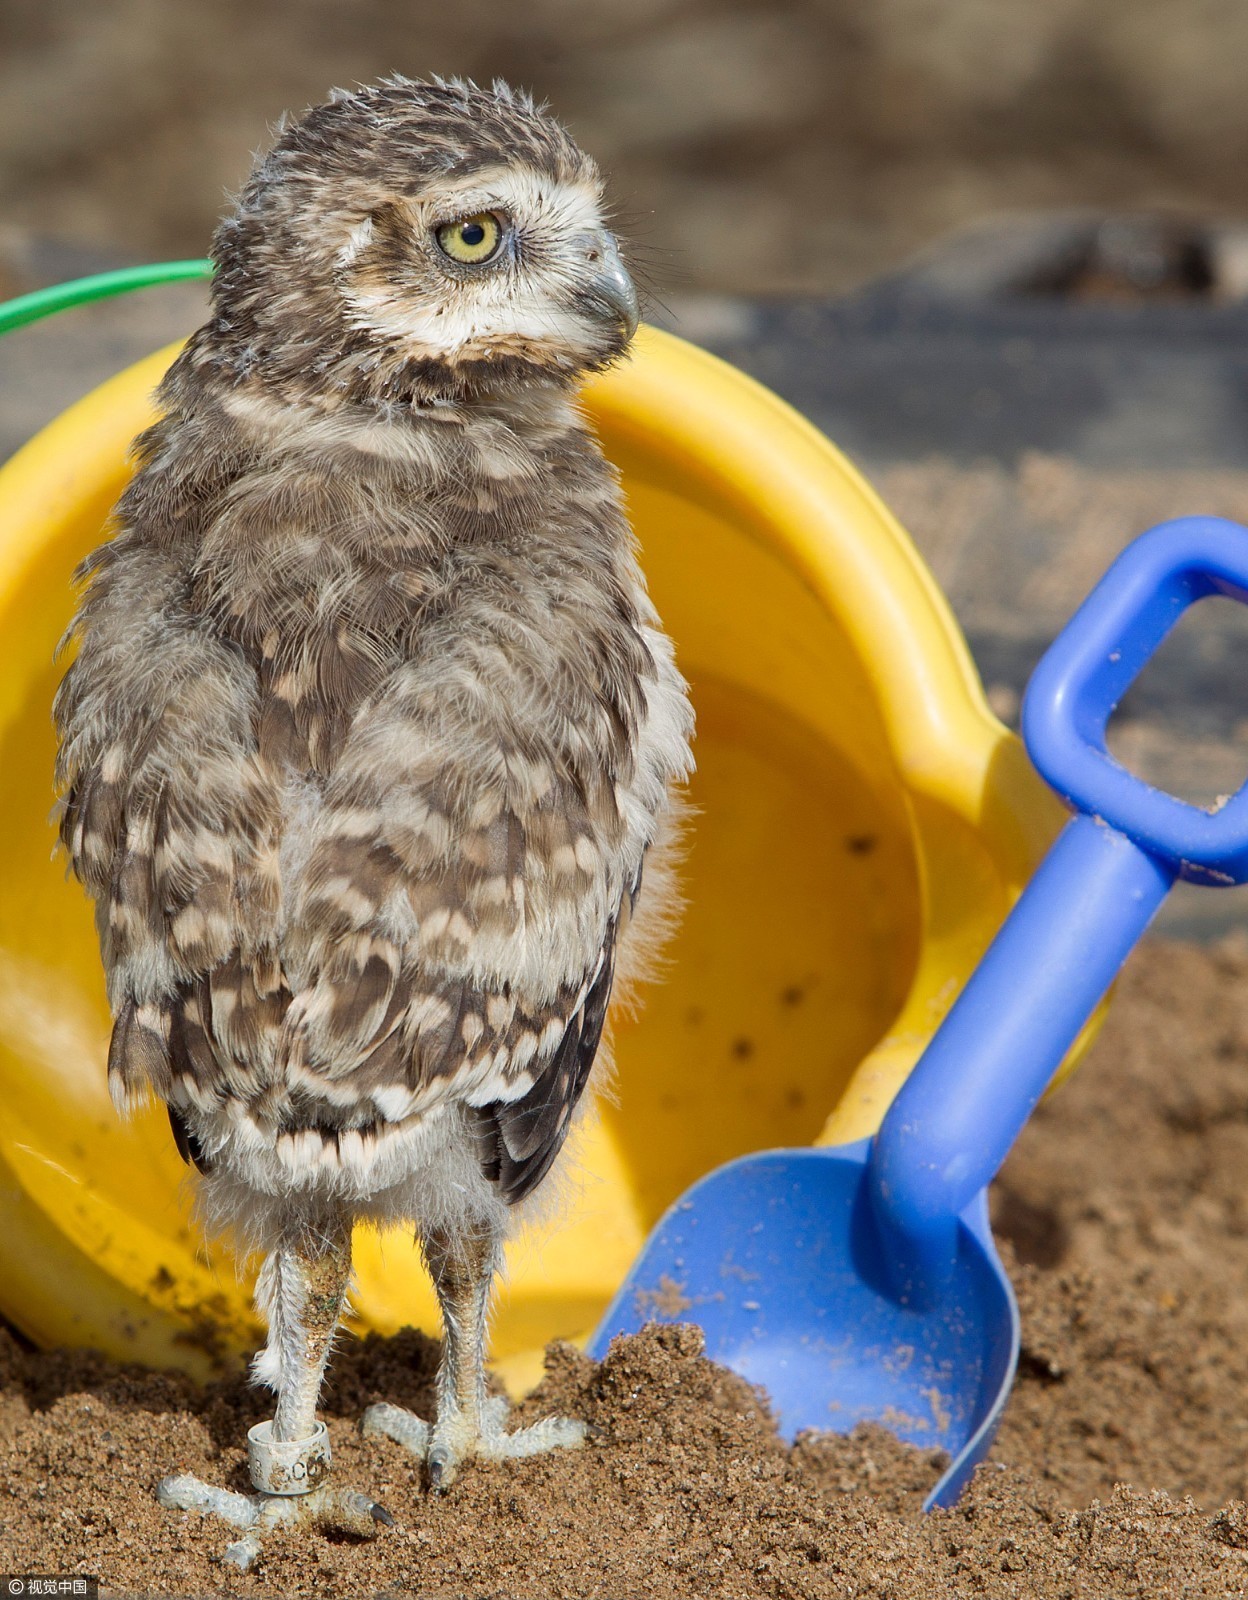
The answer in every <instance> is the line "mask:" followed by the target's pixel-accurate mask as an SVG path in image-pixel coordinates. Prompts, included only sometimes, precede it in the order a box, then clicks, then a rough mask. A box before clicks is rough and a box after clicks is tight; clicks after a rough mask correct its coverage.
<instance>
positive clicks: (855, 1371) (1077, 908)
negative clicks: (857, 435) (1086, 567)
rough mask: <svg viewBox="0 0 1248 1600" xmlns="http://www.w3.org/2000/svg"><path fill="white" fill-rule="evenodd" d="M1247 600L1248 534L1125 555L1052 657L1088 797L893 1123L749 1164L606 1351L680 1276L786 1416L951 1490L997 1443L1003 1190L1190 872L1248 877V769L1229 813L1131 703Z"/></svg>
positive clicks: (1002, 1367) (1006, 1381) (1046, 723)
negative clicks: (998, 1240)
mask: <svg viewBox="0 0 1248 1600" xmlns="http://www.w3.org/2000/svg"><path fill="white" fill-rule="evenodd" d="M1211 594H1223V595H1229V596H1230V597H1231V598H1233V599H1235V600H1239V601H1241V602H1244V603H1248V529H1245V528H1242V527H1240V526H1239V525H1238V524H1236V523H1232V522H1225V521H1222V520H1220V519H1217V518H1213V517H1189V518H1184V519H1182V520H1180V521H1177V522H1168V523H1163V524H1162V525H1161V526H1160V527H1156V528H1153V529H1152V530H1150V532H1148V533H1146V534H1144V535H1143V536H1142V537H1141V538H1139V539H1137V540H1136V542H1135V543H1134V544H1133V545H1131V546H1130V547H1129V548H1128V549H1127V550H1126V551H1125V552H1124V554H1123V555H1122V556H1120V557H1119V559H1118V560H1117V561H1116V562H1115V563H1114V565H1113V566H1112V567H1111V568H1110V570H1109V572H1108V573H1106V575H1105V577H1104V578H1103V579H1102V580H1101V582H1100V583H1099V584H1098V585H1097V587H1096V589H1094V590H1093V592H1092V594H1091V595H1090V596H1089V597H1088V599H1087V600H1086V601H1085V602H1084V604H1083V605H1082V606H1081V607H1080V609H1079V610H1078V612H1077V613H1076V614H1075V616H1074V617H1073V618H1072V620H1071V621H1070V623H1069V624H1068V625H1067V627H1066V629H1065V630H1064V632H1063V633H1062V634H1061V636H1060V637H1059V638H1058V639H1057V641H1056V642H1055V643H1054V644H1053V645H1052V647H1051V648H1050V649H1049V651H1048V653H1047V654H1046V655H1045V657H1044V659H1043V660H1042V661H1041V663H1040V665H1039V666H1038V667H1037V668H1036V671H1035V674H1034V675H1033V677H1032V680H1031V684H1030V686H1029V688H1028V691H1027V697H1026V701H1025V704H1024V707H1023V735H1024V738H1025V741H1026V744H1027V749H1028V751H1029V753H1030V755H1031V759H1032V761H1033V762H1034V763H1035V765H1036V767H1037V768H1038V769H1039V771H1040V772H1041V774H1042V775H1043V776H1044V777H1045V778H1046V779H1047V780H1048V782H1049V783H1050V784H1051V785H1052V786H1053V787H1054V788H1055V789H1056V790H1057V792H1058V793H1059V794H1060V795H1062V796H1063V798H1064V799H1065V800H1066V801H1067V802H1068V803H1069V804H1070V805H1071V806H1072V808H1073V809H1074V811H1075V813H1076V815H1075V816H1074V817H1073V818H1072V820H1071V821H1070V822H1068V823H1067V824H1066V827H1065V828H1064V829H1063V830H1062V832H1061V834H1060V835H1059V836H1058V839H1057V841H1056V842H1055V843H1054V845H1053V847H1052V849H1051V850H1050V851H1049V854H1048V855H1047V857H1046V858H1045V860H1044V861H1043V862H1042V863H1041V865H1040V867H1039V869H1038V871H1037V872H1036V875H1035V877H1034V878H1033V879H1032V881H1031V883H1030V884H1029V885H1028V887H1027V889H1026V891H1025V892H1024V893H1023V895H1022V896H1021V897H1020V899H1019V901H1018V903H1017V904H1016V905H1015V907H1014V909H1013V911H1012V912H1011V913H1010V915H1009V917H1008V918H1007V920H1006V922H1005V924H1004V925H1003V927H1002V928H1001V931H1000V932H999V933H998V934H997V937H996V938H995V940H994V941H993V943H992V945H991V946H990V947H989V949H988V951H987V952H986V954H985V955H984V958H983V960H982V961H981V962H980V964H979V966H978V968H977V969H976V970H975V972H974V973H973V974H972V976H971V978H970V980H969V982H968V983H967V985H966V988H965V989H964V990H963V992H962V994H961V996H960V997H959V998H958V1000H957V1002H956V1003H955V1005H954V1006H953V1008H952V1009H951V1010H950V1012H949V1014H948V1016H947V1017H946V1019H945V1021H944V1023H943V1024H942V1026H941V1028H940V1030H939V1031H938V1032H937V1034H936V1035H935V1037H934V1038H933V1039H932V1041H931V1043H930V1045H929V1046H928V1048H927V1050H926V1051H925V1053H924V1055H923V1057H922V1059H921V1060H920V1061H919V1062H918V1064H917V1066H916V1067H915V1068H914V1070H913V1072H912V1073H911V1074H910V1076H909V1078H908V1079H907V1080H906V1082H905V1084H904V1085H903V1086H902V1088H901V1091H900V1092H899V1094H898V1095H897V1098H896V1099H895V1100H894V1102H893V1104H892V1106H891V1107H890V1109H889V1111H888V1114H887V1116H886V1117H885V1118H884V1122H883V1125H882V1126H881V1128H880V1131H879V1133H878V1134H877V1135H876V1137H875V1138H874V1139H865V1140H862V1141H860V1142H858V1143H855V1144H849V1145H843V1146H840V1147H839V1148H836V1149H818V1148H816V1149H801V1150H771V1151H764V1152H760V1153H758V1154H755V1155H749V1156H743V1157H741V1158H740V1159H739V1160H737V1161H733V1162H731V1163H729V1164H728V1165H727V1166H725V1167H721V1168H719V1169H718V1170H717V1171H715V1172H712V1173H710V1174H709V1175H708V1176H707V1177H705V1178H703V1179H701V1181H700V1182H698V1183H696V1184H695V1185H694V1186H693V1188H692V1189H690V1190H689V1191H688V1193H687V1194H685V1195H684V1196H683V1198H682V1199H680V1200H678V1201H677V1202H676V1203H675V1205H673V1206H672V1207H671V1209H670V1210H669V1211H668V1212H667V1214H666V1215H665V1216H664V1217H663V1219H662V1220H661V1221H660V1222H659V1224H658V1226H657V1227H656V1228H655V1230H654V1232H653V1233H652V1234H651V1236H650V1238H649V1240H648V1241H647V1244H646V1247H645V1249H644V1250H643V1251H642V1254H641V1256H640V1258H639V1259H638V1261H637V1263H636V1265H635V1266H634V1267H633V1269H632V1271H631V1272H630V1274H629V1276H628V1278H627V1279H626V1280H625V1282H624V1284H623V1286H622V1288H621V1289H620V1291H619V1293H618V1294H617V1296H616V1298H615V1300H614V1302H613V1303H612V1305H611V1307H610V1309H609V1310H608V1311H607V1314H606V1316H605V1317H604V1318H603V1320H602V1323H601V1325H600V1326H599V1328H598V1331H597V1333H596V1334H595V1335H594V1338H593V1340H592V1342H591V1344H590V1352H591V1354H593V1355H596V1356H602V1355H603V1354H605V1352H606V1348H607V1345H608V1344H609V1342H610V1340H611V1339H612V1337H613V1336H614V1335H616V1334H617V1333H631V1332H636V1331H637V1330H638V1329H639V1328H640V1327H642V1326H643V1324H645V1323H647V1322H650V1321H653V1320H654V1319H655V1316H656V1314H657V1313H656V1311H655V1309H654V1308H655V1307H656V1306H661V1305H662V1304H663V1303H664V1301H665V1300H666V1301H668V1302H670V1301H671V1300H672V1298H673V1294H675V1296H676V1298H678V1300H679V1301H681V1302H683V1303H684V1304H685V1305H686V1306H687V1307H688V1308H689V1309H688V1310H687V1311H681V1312H680V1313H678V1314H677V1315H676V1316H675V1317H674V1318H672V1319H671V1320H689V1321H696V1322H698V1323H700V1324H701V1326H702V1328H703V1329H704V1330H705V1333H706V1346H707V1354H708V1355H709V1356H711V1357H712V1358H713V1359H714V1360H716V1361H719V1362H722V1363H724V1364H725V1365H727V1366H729V1367H732V1368H734V1369H735V1370H736V1371H737V1372H740V1373H741V1374H743V1376H745V1377H746V1378H748V1379H749V1380H750V1381H751V1382H753V1383H758V1384H761V1385H762V1386H763V1388H764V1389H765V1390H766V1391H767V1393H768V1394H769V1396H770V1397H771V1401H772V1404H773V1407H774V1409H775V1411H776V1414H777V1416H778V1419H779V1422H780V1427H781V1430H782V1432H783V1433H784V1434H785V1436H786V1437H788V1438H792V1437H793V1436H794V1435H795V1434H796V1433H798V1432H799V1431H801V1430H802V1429H804V1428H819V1429H830V1430H832V1431H835V1432H838V1433H844V1432H848V1431H849V1430H850V1429H851V1428H852V1427H853V1426H854V1425H855V1424H856V1423H858V1422H862V1421H866V1420H873V1421H876V1422H880V1423H883V1424H884V1425H885V1426H887V1427H889V1428H891V1429H892V1430H893V1431H894V1432H895V1433H897V1434H898V1435H900V1437H901V1438H903V1439H906V1440H909V1441H910V1442H911V1443H913V1444H917V1445H923V1446H927V1447H929V1448H939V1449H943V1450H946V1451H947V1452H948V1453H949V1455H950V1457H951V1458H952V1459H951V1464H950V1466H949V1469H948V1470H947V1471H946V1473H945V1474H944V1476H943V1477H942V1478H941V1480H940V1482H939V1483H938V1484H937V1485H936V1487H935V1489H934V1490H933V1491H932V1493H931V1494H930V1495H929V1496H928V1499H927V1502H926V1504H927V1508H928V1509H929V1510H930V1509H931V1508H932V1507H933V1506H948V1505H952V1504H953V1502H954V1501H955V1500H956V1499H957V1497H958V1494H959V1492H960V1491H961V1489H962V1487H963V1486H964V1484H965V1483H966V1482H967V1480H968V1479H969V1477H970V1475H971V1473H972V1472H973V1470H974V1468H975V1466H976V1464H977V1463H978V1462H979V1461H980V1460H982V1458H983V1456H984V1455H985V1453H986V1452H987V1450H988V1447H989V1445H990V1444H991V1442H992V1437H993V1434H994V1433H995V1431H996V1427H997V1423H998V1421H999V1419H1000V1416H1001V1412H1002V1410H1003V1409H1004V1406H1005V1402H1006V1399H1007V1398H1008V1396H1009V1392H1010V1385H1011V1383H1012V1382H1013V1378H1014V1371H1015V1367H1016V1365H1017V1361H1018V1348H1019V1323H1018V1309H1017V1306H1016V1305H1015V1302H1014V1295H1013V1292H1012V1290H1011V1288H1010V1283H1009V1280H1008V1279H1007V1277H1006V1275H1005V1272H1004V1270H1003V1269H1002V1266H1001V1262H1000V1259H999V1258H998V1256H997V1252H996V1247H995V1245H994V1243H993V1238H992V1232H991V1229H990V1227H989V1223H988V1203H987V1185H988V1184H989V1182H990V1181H991V1180H992V1178H994V1177H995V1176H996V1174H997V1172H998V1170H999V1169H1000V1167H1001V1163H1002V1162H1003V1161H1004V1159H1005V1156H1006V1153H1007V1151H1008V1150H1009V1148H1010V1146H1011V1145H1012V1144H1013V1143H1014V1140H1015V1139H1016V1138H1017V1136H1018V1134H1019V1132H1020V1130H1021V1129H1022V1127H1023V1124H1024V1123H1025V1122H1026V1121H1027V1118H1028V1117H1029V1116H1030V1115H1031V1112H1032V1110H1033V1108H1034V1107H1035V1105H1036V1103H1037V1101H1038V1100H1039V1099H1040V1096H1041V1095H1042V1094H1043V1092H1044V1090H1045V1087H1046V1086H1047V1084H1048V1083H1049V1081H1050V1079H1051V1078H1052V1076H1053V1074H1054V1072H1055V1071H1056V1070H1057V1068H1058V1066H1059V1064H1060V1063H1061V1061H1062V1059H1063V1057H1064V1056H1065V1054H1066V1052H1067V1050H1068V1049H1069V1048H1070V1046H1071V1044H1072V1043H1073V1041H1074V1039H1075V1036H1076V1035H1077V1034H1078V1032H1079V1030H1080V1028H1081V1027H1082V1026H1083V1024H1084V1022H1085V1021H1086V1020H1087V1018H1088V1017H1089V1016H1090V1015H1091V1013H1092V1011H1093V1010H1094V1008H1095V1007H1096V1004H1097V1002H1098V1001H1099V1000H1100V999H1101V997H1102V995H1103V994H1104V993H1105V991H1106V990H1107V989H1108V987H1109V985H1110V983H1111V982H1112V980H1113V978H1114V976H1115V974H1116V973H1117V972H1118V970H1119V968H1120V967H1121V966H1122V963H1123V962H1124V961H1125V960H1126V958H1127V956H1128V954H1129V953H1130V951H1131V949H1132V948H1133V946H1134V945H1135V943H1136V941H1137V940H1138V939H1139V938H1140V936H1141V934H1142V933H1143V932H1144V930H1145V928H1146V927H1147V926H1148V923H1149V921H1150V920H1151V918H1152V916H1153V914H1154V912H1155V911H1156V910H1157V908H1158V907H1159V906H1160V904H1161V902H1162V900H1163V899H1164V898H1165V896H1166V894H1167V892H1168V891H1169V889H1170V887H1171V885H1172V884H1173V883H1174V881H1175V879H1176V878H1185V879H1187V880H1188V881H1190V882H1194V883H1203V884H1213V885H1226V884H1234V883H1241V882H1243V881H1244V880H1245V879H1246V878H1248V785H1246V786H1245V788H1243V789H1241V790H1240V791H1239V793H1238V794H1236V795H1235V796H1234V798H1233V799H1231V800H1230V801H1228V802H1227V803H1226V804H1224V805H1222V806H1221V807H1220V808H1219V809H1217V810H1215V811H1203V810H1201V809H1199V808H1198V807H1196V806H1192V805H1189V804H1187V803H1186V802H1185V801H1182V800H1178V799H1176V798H1174V797H1173V796H1172V795H1168V794H1163V793H1161V792H1160V791H1158V790H1156V789H1153V788H1150V787H1149V785H1147V784H1145V783H1143V782H1142V781H1141V780H1140V779H1139V778H1136V777H1134V776H1132V774H1131V773H1129V772H1127V771H1126V769H1125V768H1123V767H1121V766H1119V765H1118V763H1117V762H1116V761H1115V760H1114V759H1113V757H1112V756H1110V755H1109V753H1108V751H1107V749H1106V744H1105V729H1106V724H1107V723H1108V721H1109V718H1110V716H1111V714H1112V712H1113V710H1114V708H1115V706H1116V705H1117V704H1118V701H1119V700H1120V699H1121V698H1122V696H1123V694H1124V693H1125V692H1126V690H1127V688H1128V687H1129V685H1130V684H1131V682H1132V681H1133V679H1134V678H1135V677H1136V676H1137V675H1138V673H1139V672H1140V670H1141V669H1142V667H1143V666H1144V664H1145V662H1146V661H1147V660H1148V659H1149V657H1150V656H1151V655H1152V654H1153V653H1154V651H1155V650H1156V649H1157V647H1158V646H1159V645H1160V644H1161V642H1162V640H1163V639H1164V638H1165V636H1166V635H1167V633H1169V631H1170V629H1171V628H1172V627H1173V626H1174V624H1175V623H1176V622H1177V621H1178V619H1179V617H1180V616H1181V615H1182V613H1183V612H1184V611H1185V610H1186V609H1187V607H1188V606H1190V605H1191V604H1193V602H1195V601H1197V600H1200V599H1203V598H1205V597H1206V596H1208V595H1211Z"/></svg>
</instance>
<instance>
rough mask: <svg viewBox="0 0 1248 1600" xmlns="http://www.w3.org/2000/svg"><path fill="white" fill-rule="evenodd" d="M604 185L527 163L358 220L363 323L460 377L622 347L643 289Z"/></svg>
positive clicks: (347, 257) (470, 379) (354, 272)
mask: <svg viewBox="0 0 1248 1600" xmlns="http://www.w3.org/2000/svg"><path fill="white" fill-rule="evenodd" d="M600 207H601V201H600V195H599V192H598V188H597V185H596V184H590V183H584V182H576V183H573V182H566V181H564V182H560V181H559V180H557V179H555V178H552V177H550V176H548V175H546V174H543V173H540V172H536V171H533V170H531V169H527V168H524V167H498V168H492V169H487V170H485V171H480V170H479V171H476V172H473V173H471V174H469V175H467V176H465V177H463V178H460V179H458V180H447V181H446V182H445V183H444V184H443V185H442V186H440V187H439V188H438V189H436V190H431V191H430V192H428V193H427V194H422V195H420V196H418V197H415V198H411V197H404V198H401V199H400V198H395V199H392V200H390V201H388V202H387V203H386V204H384V205H382V206H378V207H375V208H374V209H373V210H372V211H371V212H370V214H369V215H368V217H367V218H365V219H364V220H363V221H362V222H359V223H357V224H356V225H355V226H354V227H353V228H352V230H351V232H350V235H349V236H348V238H347V240H346V242H345V243H344V245H343V246H342V248H341V249H340V250H339V252H338V256H337V262H338V272H339V285H340V293H341V295H342V297H343V300H344V301H345V304H346V309H347V316H348V320H349V321H350V323H351V325H352V326H353V327H354V328H356V329H357V330H359V331H361V332H364V333H366V334H367V335H368V336H369V337H370V338H371V339H373V340H376V341H378V342H380V343H383V344H384V345H386V346H387V347H388V348H389V349H391V350H392V351H394V352H395V353H399V354H401V355H402V356H403V357H404V358H406V359H409V360H412V361H416V362H426V363H430V364H432V365H435V366H436V367H438V368H439V369H440V370H442V371H443V372H444V373H445V374H446V375H447V378H448V381H450V382H451V383H452V384H453V385H454V384H456V383H457V382H462V383H464V384H469V385H471V384H478V383H481V382H483V381H484V382H488V379H489V375H490V370H491V369H494V370H495V371H502V370H503V369H504V368H505V369H506V370H507V371H508V372H509V373H510V374H511V375H512V376H513V377H514V376H516V375H523V374H524V372H526V371H528V372H530V373H531V374H532V375H534V376H539V375H542V374H545V375H556V374H562V375H571V374H575V373H577V372H581V371H586V370H590V369H593V368H596V367H600V366H603V365H605V364H606V363H607V362H609V361H611V360H612V359H614V358H615V357H616V356H618V355H620V354H621V353H622V352H623V351H624V349H625V347H626V346H627V344H628V342H629V340H630V339H631V338H632V336H633V333H634V332H635V331H636V327H637V318H638V307H637V292H636V290H635V289H634V287H633V283H632V279H631V278H630V277H629V275H628V271H627V269H626V267H625V266H624V263H623V261H622V259H621V257H620V250H619V246H618V245H617V243H616V241H615V238H614V237H613V235H612V234H611V233H610V231H609V230H608V229H607V228H606V227H605V226H604V224H603V221H602V215H601V209H600Z"/></svg>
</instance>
